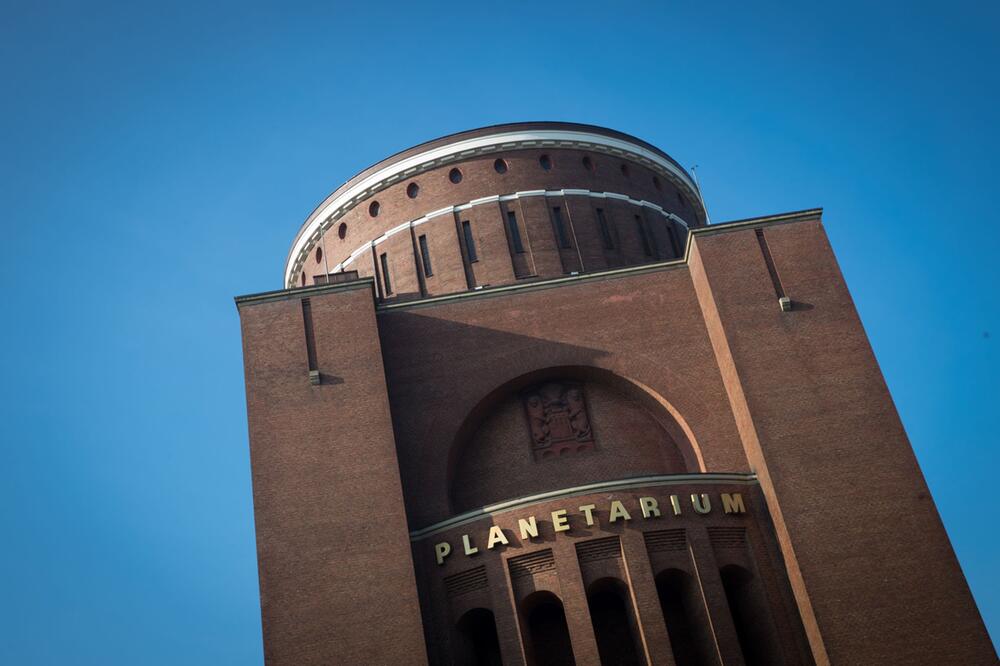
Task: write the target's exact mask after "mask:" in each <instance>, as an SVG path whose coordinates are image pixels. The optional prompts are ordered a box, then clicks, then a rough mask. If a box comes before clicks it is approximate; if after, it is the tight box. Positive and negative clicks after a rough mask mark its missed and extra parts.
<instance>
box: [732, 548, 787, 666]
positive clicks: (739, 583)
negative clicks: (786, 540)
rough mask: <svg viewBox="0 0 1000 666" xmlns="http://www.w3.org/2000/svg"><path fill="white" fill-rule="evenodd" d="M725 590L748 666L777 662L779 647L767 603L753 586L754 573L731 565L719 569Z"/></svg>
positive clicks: (744, 659) (737, 636)
mask: <svg viewBox="0 0 1000 666" xmlns="http://www.w3.org/2000/svg"><path fill="white" fill-rule="evenodd" d="M719 575H720V576H721V578H722V587H723V588H724V589H725V591H726V601H728V602H729V612H730V613H731V614H732V616H733V627H734V628H735V629H736V638H737V639H738V640H739V643H740V650H742V651H743V661H744V662H745V663H746V664H747V666H758V665H760V666H762V665H764V664H774V663H777V662H778V650H777V649H776V646H774V644H773V643H772V641H771V633H770V624H769V621H768V620H769V615H768V609H767V606H766V604H765V603H764V601H763V599H762V598H761V596H760V595H759V594H758V592H757V591H756V590H755V589H754V579H753V574H751V573H750V572H749V571H747V570H746V569H744V568H742V567H738V566H735V565H728V566H724V567H722V569H721V570H720V571H719Z"/></svg>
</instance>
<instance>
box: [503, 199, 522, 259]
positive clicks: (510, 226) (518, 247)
mask: <svg viewBox="0 0 1000 666" xmlns="http://www.w3.org/2000/svg"><path fill="white" fill-rule="evenodd" d="M507 233H509V234H510V244H511V246H513V248H514V252H516V253H518V254H521V253H522V252H524V245H523V244H522V243H521V230H520V229H518V228H517V215H516V214H515V213H514V211H512V210H509V211H507Z"/></svg>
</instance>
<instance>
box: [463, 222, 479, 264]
mask: <svg viewBox="0 0 1000 666" xmlns="http://www.w3.org/2000/svg"><path fill="white" fill-rule="evenodd" d="M462 235H463V236H464V237H465V253H466V255H468V257H469V261H470V262H476V261H479V255H477V254H476V239H474V238H473V237H472V225H471V224H470V223H469V221H468V220H462Z"/></svg>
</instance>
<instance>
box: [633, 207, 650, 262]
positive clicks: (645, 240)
mask: <svg viewBox="0 0 1000 666" xmlns="http://www.w3.org/2000/svg"><path fill="white" fill-rule="evenodd" d="M635 228H636V231H637V232H638V233H639V240H640V241H641V242H642V253H643V254H645V255H646V256H647V257H651V256H653V248H652V247H651V246H650V244H649V236H648V235H646V225H644V224H643V223H642V218H641V217H639V216H638V215H636V216H635Z"/></svg>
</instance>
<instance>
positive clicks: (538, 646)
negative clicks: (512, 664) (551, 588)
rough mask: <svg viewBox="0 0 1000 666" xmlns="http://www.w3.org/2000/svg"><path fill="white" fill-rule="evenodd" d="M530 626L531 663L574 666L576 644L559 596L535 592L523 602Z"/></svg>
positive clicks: (527, 623)
mask: <svg viewBox="0 0 1000 666" xmlns="http://www.w3.org/2000/svg"><path fill="white" fill-rule="evenodd" d="M522 608H524V615H525V624H526V625H527V629H528V631H527V634H528V641H527V642H528V645H527V646H526V647H527V648H528V650H529V655H530V657H529V661H528V663H530V664H533V665H534V666H572V665H573V664H576V660H575V659H574V658H573V644H572V642H571V641H570V638H569V627H568V626H566V614H565V612H564V611H563V605H562V602H561V601H560V600H559V597H557V596H556V595H554V594H552V593H551V592H535V593H533V594H531V595H529V596H528V598H526V599H525V600H524V602H523V606H522Z"/></svg>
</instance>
